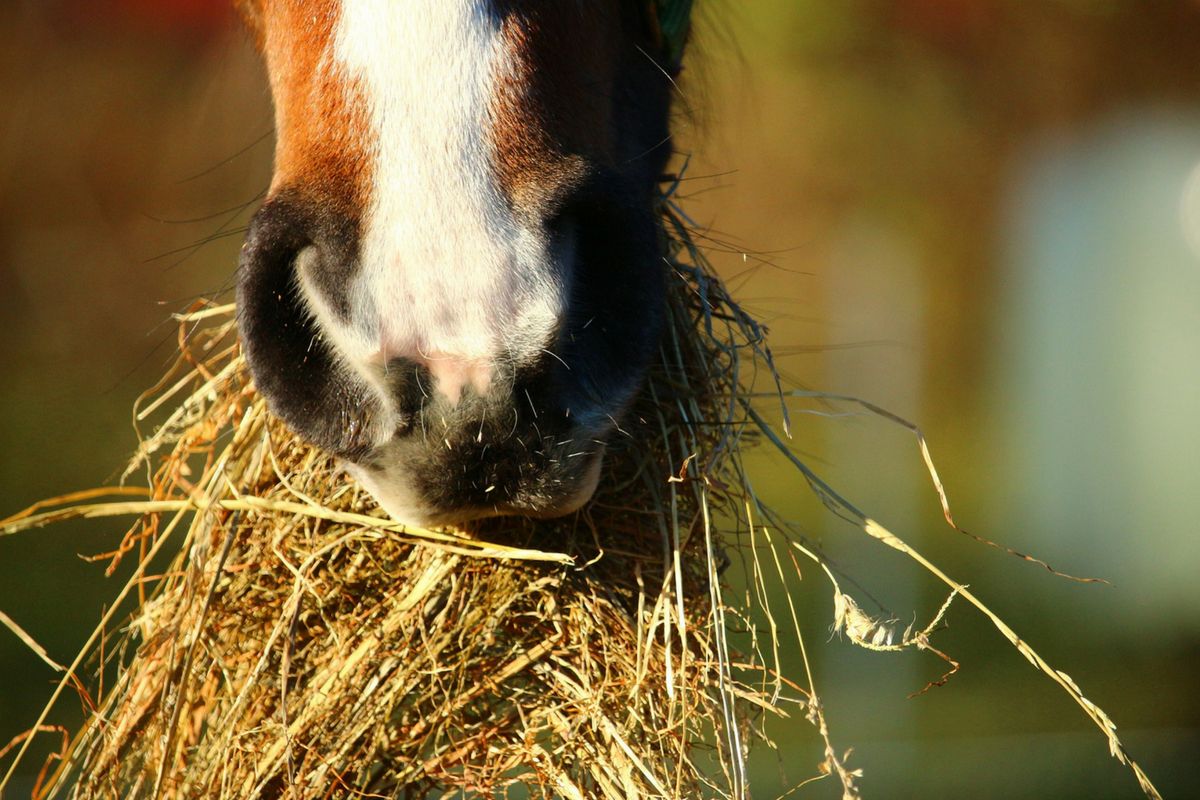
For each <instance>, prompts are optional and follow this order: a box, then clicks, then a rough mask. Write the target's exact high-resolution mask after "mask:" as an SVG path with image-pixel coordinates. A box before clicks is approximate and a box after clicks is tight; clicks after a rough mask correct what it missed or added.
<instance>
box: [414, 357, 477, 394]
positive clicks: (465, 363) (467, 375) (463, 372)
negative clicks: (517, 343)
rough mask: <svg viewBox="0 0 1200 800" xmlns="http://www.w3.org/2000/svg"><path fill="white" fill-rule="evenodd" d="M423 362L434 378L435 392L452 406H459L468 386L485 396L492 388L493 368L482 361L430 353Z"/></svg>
mask: <svg viewBox="0 0 1200 800" xmlns="http://www.w3.org/2000/svg"><path fill="white" fill-rule="evenodd" d="M421 361H422V362H423V363H424V364H425V366H426V367H427V368H428V369H429V374H430V375H431V376H433V384H434V388H435V390H436V391H437V392H438V393H439V394H441V395H444V396H445V397H446V399H447V400H449V401H450V403H451V404H452V405H458V401H459V398H461V397H462V392H463V389H464V388H465V387H466V386H468V385H469V386H470V387H471V388H473V389H474V390H475V391H476V392H477V393H479V394H484V393H485V392H487V390H488V387H489V386H491V383H492V367H491V364H489V363H488V362H487V361H484V360H482V359H477V358H462V357H460V356H456V355H451V354H449V353H429V354H427V355H425V356H424V357H423V358H422V359H421Z"/></svg>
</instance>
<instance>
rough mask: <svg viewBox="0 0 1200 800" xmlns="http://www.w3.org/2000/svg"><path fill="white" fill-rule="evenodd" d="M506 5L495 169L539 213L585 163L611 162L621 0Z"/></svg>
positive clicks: (495, 113)
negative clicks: (505, 63) (505, 61)
mask: <svg viewBox="0 0 1200 800" xmlns="http://www.w3.org/2000/svg"><path fill="white" fill-rule="evenodd" d="M506 5H508V6H509V8H508V9H506V11H505V15H504V22H503V27H502V34H503V36H504V41H505V45H506V49H507V50H508V55H509V64H510V65H511V69H510V70H509V71H508V72H507V74H503V75H500V76H498V78H499V79H498V81H497V86H496V95H495V97H494V98H493V100H492V105H491V114H492V130H491V138H492V146H493V148H494V152H495V155H496V172H497V177H498V180H499V183H500V185H501V187H502V188H503V190H504V191H505V193H506V195H507V196H508V198H509V200H510V202H511V203H512V204H513V206H514V207H515V208H516V209H517V210H518V212H521V213H525V214H529V215H531V216H534V217H539V216H542V214H540V213H539V212H543V213H544V211H545V210H546V208H547V207H548V206H549V207H553V206H554V205H555V204H556V202H557V201H559V200H561V197H562V195H563V194H564V193H565V192H566V191H569V189H570V188H571V186H572V185H574V184H575V183H576V182H577V181H578V180H579V179H580V178H581V177H582V171H583V169H584V166H585V164H586V163H588V162H601V163H608V162H610V161H611V160H612V156H613V138H614V132H613V130H612V128H613V115H612V104H613V98H612V97H611V96H610V90H609V87H611V85H612V79H613V75H614V74H615V71H616V68H617V59H618V55H619V54H618V52H617V49H616V47H615V43H616V42H617V41H618V39H619V37H618V36H617V35H616V33H617V32H616V31H614V30H613V29H614V28H617V27H619V26H620V25H621V20H620V12H619V10H618V6H617V3H615V2H592V3H570V2H552V3H508V4H506ZM580 30H584V31H587V32H588V35H587V36H580V35H579V31H580Z"/></svg>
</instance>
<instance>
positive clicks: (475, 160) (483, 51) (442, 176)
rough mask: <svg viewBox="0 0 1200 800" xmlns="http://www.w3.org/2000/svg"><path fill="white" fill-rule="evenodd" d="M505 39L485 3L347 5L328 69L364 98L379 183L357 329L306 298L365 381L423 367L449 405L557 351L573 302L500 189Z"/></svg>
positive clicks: (376, 1) (359, 287)
mask: <svg viewBox="0 0 1200 800" xmlns="http://www.w3.org/2000/svg"><path fill="white" fill-rule="evenodd" d="M498 28H499V22H498V20H497V19H496V18H495V17H494V15H492V14H491V13H489V10H488V8H487V3H486V2H485V1H484V0H343V2H342V10H341V18H340V21H339V23H338V27H337V31H336V35H335V40H334V45H333V51H332V54H331V55H332V63H327V68H331V69H336V70H341V71H343V72H344V74H345V75H347V76H348V77H349V78H351V79H352V80H353V81H354V82H355V83H356V89H357V90H358V91H360V92H361V93H362V94H363V95H365V100H366V105H367V109H368V119H369V123H370V125H371V130H370V131H369V132H368V133H367V139H368V142H369V147H370V148H371V150H372V152H371V161H372V163H373V167H374V169H373V172H372V173H371V175H372V180H371V183H370V185H369V187H368V194H369V199H368V203H367V207H366V208H365V209H363V220H362V239H361V242H360V254H361V259H362V263H361V268H360V270H359V271H358V273H357V274H356V275H355V277H354V278H353V280H352V283H351V285H350V286H348V287H347V295H348V298H349V301H350V308H351V320H352V323H351V325H350V326H349V327H347V326H346V325H345V324H342V323H338V322H337V321H336V319H335V318H334V316H333V315H332V314H331V313H330V311H329V309H327V308H323V307H322V301H321V300H320V299H319V297H318V296H317V294H316V293H315V292H308V293H307V294H308V295H309V296H310V298H313V307H314V308H313V310H314V312H315V313H316V314H317V316H318V318H319V319H320V321H321V323H322V328H323V330H325V331H326V332H327V333H328V334H329V335H330V337H331V338H332V339H333V341H334V344H335V345H336V346H337V347H338V348H339V349H340V350H341V352H342V353H343V354H345V355H346V356H347V358H348V360H349V361H350V362H351V363H352V364H354V365H356V366H358V367H359V368H360V369H363V370H364V374H366V375H369V373H370V372H371V371H372V370H371V369H370V368H369V367H368V365H371V364H375V365H378V364H380V363H386V361H387V359H389V358H394V357H397V356H402V357H406V358H412V359H415V360H417V361H420V362H423V363H426V364H427V365H428V366H429V367H430V370H431V372H432V373H433V375H434V377H435V379H436V380H437V381H438V383H439V386H438V388H439V390H440V391H442V392H443V393H445V394H447V395H448V396H450V397H451V398H457V396H458V394H459V392H460V391H461V390H462V388H463V387H464V386H466V385H474V386H475V387H476V388H477V389H482V388H485V387H486V385H487V383H488V382H489V380H490V375H491V368H492V365H493V364H494V363H495V362H496V360H497V358H502V359H516V360H517V361H521V360H524V359H526V358H529V357H531V356H533V355H535V354H536V353H538V352H539V351H540V350H541V349H542V348H543V347H546V346H547V345H546V340H547V338H548V336H549V334H550V332H551V331H552V330H553V328H554V325H555V321H556V320H557V319H558V318H559V316H560V312H561V308H562V305H563V302H564V301H563V289H562V287H561V286H560V285H559V284H558V282H557V280H556V279H555V278H554V277H553V273H552V272H551V270H549V269H548V267H547V264H548V263H549V253H548V244H547V242H546V241H545V238H544V237H543V236H542V235H541V234H539V233H537V232H533V231H529V230H527V229H525V228H523V227H522V226H521V225H520V224H518V222H517V221H516V219H515V218H514V216H513V214H512V213H511V211H510V209H509V207H508V204H507V202H506V200H505V197H504V194H503V192H502V190H501V187H499V186H498V185H497V182H496V173H495V170H494V168H493V163H492V160H493V156H494V154H493V150H492V145H491V141H490V138H489V129H490V120H489V114H488V107H489V102H490V100H491V97H492V93H493V84H494V82H495V79H496V76H497V75H501V74H503V73H504V72H506V71H507V70H506V69H505V59H506V58H507V54H506V53H505V50H504V47H503V43H502V39H501V36H500V32H499V29H498Z"/></svg>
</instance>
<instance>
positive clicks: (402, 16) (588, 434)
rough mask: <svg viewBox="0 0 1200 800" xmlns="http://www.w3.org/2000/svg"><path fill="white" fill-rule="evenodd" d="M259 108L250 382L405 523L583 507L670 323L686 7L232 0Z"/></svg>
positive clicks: (247, 270) (247, 272)
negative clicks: (263, 125)
mask: <svg viewBox="0 0 1200 800" xmlns="http://www.w3.org/2000/svg"><path fill="white" fill-rule="evenodd" d="M237 2H238V5H239V8H240V11H241V14H242V16H243V18H244V19H245V21H246V23H247V26H248V28H249V30H250V31H251V33H252V35H253V37H254V39H255V41H256V43H257V45H258V48H259V50H260V52H261V54H262V56H263V58H264V60H265V64H266V69H267V74H268V78H269V83H270V88H271V95H272V99H273V101H274V109H275V135H276V149H275V164H274V174H273V178H272V181H271V185H270V189H269V191H268V194H267V197H266V199H265V201H264V203H263V204H262V206H261V208H260V209H259V210H258V211H257V212H256V213H255V215H254V217H253V219H252V220H251V223H250V226H249V229H248V232H247V235H246V240H245V243H244V245H243V248H242V254H241V257H240V261H239V265H238V277H237V304H238V327H239V334H240V337H241V342H242V347H243V352H244V354H245V358H246V361H247V364H248V366H249V369H250V371H251V374H252V376H253V378H254V382H255V385H256V387H257V389H258V391H259V392H261V393H262V395H263V396H264V397H265V398H266V400H267V403H268V406H269V407H270V409H271V410H272V412H273V413H274V414H275V415H276V416H278V417H280V418H281V419H282V420H283V421H284V422H285V424H286V425H287V426H288V427H289V428H290V429H292V430H293V431H294V432H295V433H297V434H298V435H299V436H300V437H302V438H304V439H306V440H308V441H309V442H311V443H312V444H314V445H315V446H317V447H318V448H320V449H322V450H323V451H325V452H328V453H330V454H332V455H334V456H336V457H337V458H338V459H339V460H340V461H341V462H343V463H344V464H345V465H346V467H347V469H348V471H349V472H350V473H351V474H352V475H353V476H354V477H355V478H357V480H358V481H359V482H360V483H361V484H362V485H363V486H364V487H365V488H366V489H367V490H368V491H369V492H370V493H371V494H372V495H373V496H374V497H375V498H376V499H377V500H378V502H379V504H380V505H381V506H382V508H383V509H384V510H385V511H386V512H387V513H389V514H390V515H391V516H392V517H394V518H395V519H397V520H400V521H403V522H407V523H411V524H420V525H445V524H453V523H459V522H463V521H466V520H470V519H475V518H482V517H488V516H495V515H526V516H531V517H555V516H562V515H565V514H569V513H572V512H574V511H576V510H577V509H579V508H580V507H581V506H582V505H583V504H585V503H586V502H587V501H588V500H589V499H590V498H591V496H592V495H593V493H594V491H595V488H596V485H597V482H598V480H599V475H600V470H601V464H602V462H603V459H604V456H605V450H606V448H607V447H608V445H609V440H610V438H611V437H612V435H613V434H614V431H617V430H618V429H619V427H620V420H621V419H622V415H623V414H624V413H625V412H626V410H627V409H628V407H629V405H630V403H631V400H632V398H633V397H634V396H635V394H636V393H637V391H638V389H639V388H640V386H641V384H642V382H643V380H644V378H645V375H646V373H647V371H648V369H649V367H650V364H651V361H652V358H653V356H654V353H655V352H656V348H657V346H658V339H659V333H660V328H661V326H662V322H663V318H664V315H665V310H664V309H665V286H666V273H667V268H668V267H667V264H666V262H665V259H664V257H663V241H664V239H663V232H662V230H661V227H660V223H659V220H658V214H657V212H656V199H657V196H658V185H659V182H660V181H661V179H662V176H663V173H664V170H665V169H666V167H667V161H668V159H669V157H670V156H671V154H672V143H671V133H670V119H671V116H672V102H673V98H674V96H675V94H677V92H676V89H675V85H676V84H675V77H676V76H677V75H678V73H679V69H680V64H679V58H680V55H681V53H682V51H683V47H684V42H685V41H686V38H687V20H688V17H689V12H690V10H691V9H690V7H691V2H690V0H686V1H685V0H237Z"/></svg>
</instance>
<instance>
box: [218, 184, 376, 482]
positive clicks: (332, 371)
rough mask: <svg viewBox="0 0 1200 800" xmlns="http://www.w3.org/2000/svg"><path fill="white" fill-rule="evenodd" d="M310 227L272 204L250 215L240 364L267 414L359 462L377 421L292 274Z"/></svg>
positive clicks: (240, 286) (372, 400) (310, 238)
mask: <svg viewBox="0 0 1200 800" xmlns="http://www.w3.org/2000/svg"><path fill="white" fill-rule="evenodd" d="M314 234H316V235H319V234H320V230H319V228H318V227H316V226H314V225H313V224H311V217H310V215H307V214H305V213H304V212H303V210H302V207H300V206H297V205H295V204H294V203H292V202H289V201H288V200H286V199H280V198H276V199H273V200H271V201H269V202H268V203H267V204H265V205H264V206H263V207H262V208H261V209H260V210H259V212H258V213H257V214H256V215H255V217H254V220H253V221H252V222H251V225H250V230H249V232H248V233H247V236H246V242H245V245H244V246H243V248H242V253H241V258H240V260H239V263H238V279H237V304H238V330H239V333H240V334H241V341H242V349H243V353H244V354H245V357H246V363H247V364H248V365H249V367H250V372H251V374H252V375H253V377H254V382H255V384H256V385H257V387H258V390H259V391H260V392H261V393H262V395H263V396H264V397H265V398H266V400H267V404H268V406H269V407H270V409H271V411H272V412H274V413H275V414H276V415H277V416H279V417H280V418H282V419H283V421H284V422H286V423H287V424H288V426H289V427H291V428H292V429H293V430H294V431H296V432H297V433H299V434H300V435H301V436H303V437H304V438H306V439H308V440H309V441H310V442H312V443H313V444H315V445H317V446H318V447H320V448H322V449H324V450H327V451H329V452H331V453H334V454H336V455H339V456H342V457H345V458H350V459H354V458H360V457H362V456H363V455H365V454H366V453H367V452H368V451H369V450H370V449H371V447H373V445H374V439H375V435H376V430H377V428H378V427H379V421H380V419H381V417H382V414H381V411H382V409H381V408H380V405H379V401H378V399H377V398H376V397H375V396H374V395H373V393H371V392H370V391H369V389H368V387H367V386H366V385H365V384H364V383H363V382H362V381H361V380H360V379H358V378H357V377H356V376H354V375H353V374H352V373H351V372H350V371H349V370H347V369H346V368H345V367H344V366H343V365H342V364H341V363H340V361H339V360H338V359H337V358H335V357H334V355H333V353H332V352H331V351H330V349H329V347H328V345H327V344H326V342H325V341H324V338H323V337H322V336H321V334H320V331H319V330H318V329H317V327H316V324H315V322H314V320H313V314H312V312H311V311H310V310H309V307H308V305H307V304H306V302H305V300H304V298H303V297H302V296H301V295H300V291H299V287H298V281H297V275H296V269H297V260H298V257H299V256H300V254H301V253H304V252H306V251H311V250H312V249H313V248H314V247H318V246H317V245H315V244H314V241H315V239H316V236H315V235H314Z"/></svg>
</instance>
